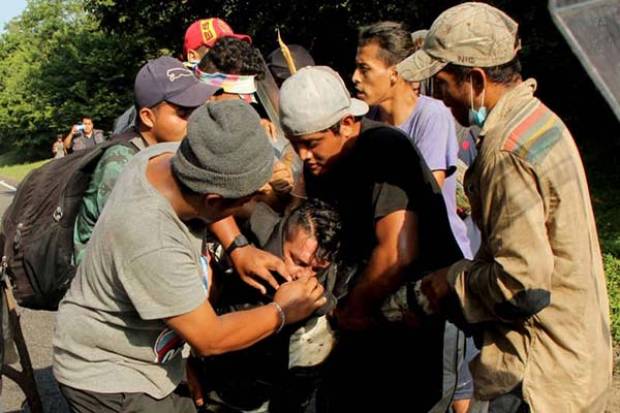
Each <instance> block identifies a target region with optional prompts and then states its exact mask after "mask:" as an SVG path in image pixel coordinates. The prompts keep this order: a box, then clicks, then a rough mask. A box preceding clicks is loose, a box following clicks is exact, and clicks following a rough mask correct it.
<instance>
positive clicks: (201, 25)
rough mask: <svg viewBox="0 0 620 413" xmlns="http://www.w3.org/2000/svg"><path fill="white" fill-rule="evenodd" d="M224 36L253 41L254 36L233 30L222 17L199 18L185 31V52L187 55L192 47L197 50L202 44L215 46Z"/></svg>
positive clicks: (209, 46)
mask: <svg viewBox="0 0 620 413" xmlns="http://www.w3.org/2000/svg"><path fill="white" fill-rule="evenodd" d="M222 37H234V38H235V39H239V40H243V41H246V42H248V43H252V38H251V37H250V36H248V35H247V34H238V33H235V32H233V30H232V28H231V27H230V26H229V25H228V24H227V23H226V22H225V21H224V20H222V19H218V18H215V17H213V18H210V19H202V20H197V21H195V22H194V23H192V24H191V26H189V27H188V28H187V30H186V31H185V42H184V43H183V54H184V55H185V56H187V52H188V50H190V49H193V50H196V49H198V48H199V47H200V46H207V47H208V48H211V47H213V45H214V44H215V42H216V41H217V39H221V38H222Z"/></svg>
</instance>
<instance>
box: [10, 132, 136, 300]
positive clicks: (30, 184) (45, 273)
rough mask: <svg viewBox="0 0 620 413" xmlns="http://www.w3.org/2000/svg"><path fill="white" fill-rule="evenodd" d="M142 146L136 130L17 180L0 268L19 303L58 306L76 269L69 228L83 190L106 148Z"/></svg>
mask: <svg viewBox="0 0 620 413" xmlns="http://www.w3.org/2000/svg"><path fill="white" fill-rule="evenodd" d="M119 144H120V145H124V146H127V147H129V148H131V149H133V150H134V151H135V152H136V153H137V152H138V151H139V150H140V149H142V148H143V147H144V144H143V141H142V138H141V137H140V136H139V135H137V133H136V132H135V131H131V132H127V133H124V134H122V135H118V136H113V137H112V138H111V139H110V140H108V141H105V142H103V143H101V144H98V145H96V146H94V147H92V148H88V149H84V150H81V151H77V152H74V153H72V154H70V155H68V156H65V157H63V158H60V159H54V160H51V161H50V162H48V163H46V164H45V165H43V166H41V167H40V168H37V169H35V170H33V171H31V172H30V173H29V174H28V175H27V176H26V178H24V180H23V181H22V182H21V183H20V185H19V187H18V188H17V192H16V193H15V196H14V198H13V202H11V204H10V205H9V207H8V208H7V210H6V212H5V213H4V216H3V218H2V228H1V230H0V251H1V253H2V270H3V271H4V272H5V273H6V275H8V277H9V279H10V280H11V283H12V284H13V288H14V289H13V294H14V295H15V298H16V300H17V302H18V303H19V305H21V306H22V307H27V308H31V309H35V310H56V309H58V303H59V302H60V300H61V299H62V297H63V296H64V295H65V292H66V291H67V289H68V288H69V285H70V284H71V280H72V279H73V277H74V275H75V271H76V267H75V265H74V263H73V227H74V224H75V219H76V216H77V213H78V211H79V208H80V203H81V201H82V197H83V195H84V192H85V191H86V189H87V188H88V184H89V183H90V179H91V176H92V174H93V172H94V171H95V168H96V166H97V163H98V162H99V160H100V159H101V156H102V155H103V153H104V152H105V150H106V149H108V148H109V147H111V146H113V145H119Z"/></svg>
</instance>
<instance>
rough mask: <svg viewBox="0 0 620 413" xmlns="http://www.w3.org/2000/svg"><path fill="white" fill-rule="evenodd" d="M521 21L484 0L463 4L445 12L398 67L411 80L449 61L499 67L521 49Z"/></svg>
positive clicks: (426, 76) (418, 79) (475, 65)
mask: <svg viewBox="0 0 620 413" xmlns="http://www.w3.org/2000/svg"><path fill="white" fill-rule="evenodd" d="M517 28H518V24H517V22H515V21H514V20H512V19H511V18H510V17H509V16H508V15H507V14H506V13H504V12H502V11H501V10H499V9H496V8H495V7H492V6H489V5H488V4H484V3H463V4H459V5H458V6H455V7H451V8H449V9H448V10H446V11H444V12H443V13H441V14H440V15H439V17H437V19H436V20H435V21H434V22H433V25H432V26H431V28H430V29H429V31H428V33H427V35H426V39H425V40H424V46H423V47H422V49H421V50H418V51H417V52H415V53H414V54H412V55H411V56H409V57H408V58H406V59H405V60H403V61H402V62H400V63H399V64H398V65H397V66H396V70H398V73H399V74H400V75H401V76H402V77H403V78H404V79H406V80H408V81H412V82H413V81H415V82H417V81H420V80H424V79H427V78H429V77H431V76H433V75H434V74H436V73H437V72H439V71H440V70H441V69H443V68H444V67H445V66H446V65H447V64H448V63H454V64H457V65H461V66H470V67H491V66H498V65H501V64H503V63H507V62H509V61H511V60H512V59H513V58H514V57H515V56H516V54H517V52H518V51H519V48H520V45H519V41H518V40H517Z"/></svg>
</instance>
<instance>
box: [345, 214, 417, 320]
mask: <svg viewBox="0 0 620 413" xmlns="http://www.w3.org/2000/svg"><path fill="white" fill-rule="evenodd" d="M375 231H376V236H377V246H376V247H375V248H374V250H373V252H372V255H371V257H370V260H369V262H368V265H367V266H366V268H365V269H364V271H363V273H362V276H361V279H360V281H359V282H358V283H357V284H356V285H355V287H354V288H353V290H352V291H351V293H350V294H349V296H348V298H347V301H346V304H345V307H344V308H343V309H341V310H339V311H338V312H337V314H336V316H337V318H338V323H339V325H341V326H342V327H344V328H347V327H349V328H353V329H355V328H363V327H364V324H366V322H367V321H368V318H369V316H370V315H371V314H372V313H374V312H375V311H376V310H377V309H378V308H379V306H380V305H381V303H382V302H383V300H384V299H385V298H386V297H387V296H388V295H389V294H391V293H392V292H394V291H395V290H396V289H397V288H398V287H399V286H400V285H401V284H402V282H403V272H404V270H405V269H406V268H407V267H408V266H409V265H410V264H411V263H412V262H413V260H414V259H415V258H416V257H417V256H418V225H417V216H416V214H415V213H414V212H412V211H405V210H400V211H395V212H392V213H391V214H389V215H386V216H385V217H383V218H381V219H379V220H378V221H377V222H376V224H375ZM364 320H366V321H364Z"/></svg>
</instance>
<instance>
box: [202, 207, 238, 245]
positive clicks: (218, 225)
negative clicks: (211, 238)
mask: <svg viewBox="0 0 620 413" xmlns="http://www.w3.org/2000/svg"><path fill="white" fill-rule="evenodd" d="M209 231H211V233H213V235H215V237H216V238H217V239H218V241H219V242H220V244H222V246H224V248H226V247H228V246H229V245H230V244H231V243H232V242H233V240H234V239H235V237H236V236H237V235H239V234H240V233H241V230H240V229H239V226H238V225H237V222H236V221H235V218H234V217H233V216H232V215H230V216H228V217H226V218H224V219H221V220H219V221H216V222H213V223H212V224H210V225H209Z"/></svg>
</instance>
